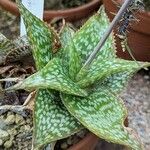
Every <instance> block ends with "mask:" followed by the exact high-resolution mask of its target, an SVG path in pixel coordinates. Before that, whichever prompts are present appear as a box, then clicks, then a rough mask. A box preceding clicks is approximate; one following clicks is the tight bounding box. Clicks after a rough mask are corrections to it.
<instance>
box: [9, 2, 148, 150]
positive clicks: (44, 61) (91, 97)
mask: <svg viewBox="0 0 150 150" xmlns="http://www.w3.org/2000/svg"><path fill="white" fill-rule="evenodd" d="M17 4H18V7H19V10H20V13H21V15H22V17H23V19H24V22H25V25H26V30H27V36H28V41H29V43H30V46H31V48H32V53H33V56H34V60H35V64H36V68H37V72H36V73H35V74H33V75H31V76H30V77H28V78H26V79H25V80H23V81H21V82H19V83H17V84H16V85H14V86H12V87H10V88H9V89H6V90H17V89H26V90H36V91H37V93H36V98H35V108H34V131H33V147H34V149H41V148H42V147H43V146H44V145H46V144H48V143H51V142H53V141H56V140H59V139H62V138H66V137H68V136H70V135H72V134H74V133H76V132H78V131H80V130H81V129H82V128H87V129H88V130H89V131H91V132H93V133H94V134H95V135H97V136H98V137H100V138H103V139H105V140H107V141H110V142H113V143H118V144H122V145H125V146H127V147H130V148H131V149H133V150H141V149H142V145H141V143H140V141H139V140H138V139H137V138H136V136H135V135H134V134H132V133H131V130H130V129H129V128H127V127H125V126H124V120H125V118H126V117H127V110H126V108H125V105H124V103H123V101H122V100H121V98H120V97H119V93H120V92H121V91H122V90H123V88H124V87H125V85H126V84H127V82H128V80H129V79H130V78H131V77H132V75H133V74H134V73H135V72H137V71H138V70H139V69H141V68H142V67H147V66H150V63H143V62H139V64H140V65H139V64H137V62H134V61H127V60H123V59H120V58H117V56H116V52H115V41H114V37H113V34H111V35H110V36H109V38H108V39H107V40H106V42H105V44H104V46H103V47H102V49H101V51H99V53H98V54H97V57H96V58H95V59H94V60H93V62H92V63H91V64H90V65H89V66H87V67H84V68H82V67H83V65H84V63H85V62H86V60H87V58H88V57H89V55H90V54H91V52H92V51H93V49H94V48H95V46H96V45H97V44H98V42H99V40H100V38H102V36H103V34H104V32H105V30H106V29H107V27H108V26H109V24H110V22H109V20H108V18H107V15H106V13H105V11H104V8H103V7H101V8H100V10H99V11H98V12H97V13H96V14H95V15H94V16H92V17H91V18H90V19H89V20H88V21H87V22H86V23H85V24H84V25H83V26H82V27H81V29H80V30H79V31H77V32H75V31H74V30H72V29H71V28H70V27H69V25H65V26H64V27H63V29H62V30H61V32H60V33H59V35H57V33H56V32H55V31H54V30H53V29H52V28H51V27H49V26H48V25H47V24H46V23H44V22H42V21H41V20H39V19H38V18H36V17H35V16H34V15H32V14H31V13H30V12H29V11H28V10H27V9H26V8H25V7H24V6H23V5H22V4H21V3H20V0H17ZM58 43H61V46H60V47H57V46H56V45H58ZM54 49H55V50H54ZM54 51H55V53H54Z"/></svg>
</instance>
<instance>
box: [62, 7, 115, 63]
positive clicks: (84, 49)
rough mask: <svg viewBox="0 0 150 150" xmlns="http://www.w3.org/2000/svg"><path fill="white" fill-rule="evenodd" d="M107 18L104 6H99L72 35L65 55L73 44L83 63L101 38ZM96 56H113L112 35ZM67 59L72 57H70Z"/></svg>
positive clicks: (113, 44)
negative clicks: (94, 13)
mask: <svg viewBox="0 0 150 150" xmlns="http://www.w3.org/2000/svg"><path fill="white" fill-rule="evenodd" d="M109 24H110V22H109V19H108V17H107V15H106V13H105V12H104V8H103V7H101V9H100V11H99V12H98V13H97V14H96V15H94V16H93V17H91V18H90V19H89V20H88V21H87V22H86V23H85V24H84V25H83V26H82V27H81V29H80V30H79V31H77V32H76V33H75V35H74V36H73V42H70V43H69V45H68V46H67V47H66V48H65V50H64V53H65V55H67V54H68V53H69V51H70V49H71V48H73V47H72V44H73V45H74V47H75V49H76V51H77V52H78V55H79V56H81V62H82V63H84V62H85V61H86V59H87V58H88V56H89V55H90V54H91V52H92V51H93V49H94V48H95V46H96V45H97V44H98V42H99V40H100V39H101V38H102V36H103V34H104V32H105V31H106V29H107V27H108V26H109ZM98 56H100V57H101V58H114V57H115V56H116V55H115V42H114V39H113V35H112V34H111V36H110V37H109V38H108V39H107V41H106V43H105V44H104V46H103V48H102V49H101V51H100V52H99V54H98ZM69 59H72V58H71V57H70V58H69Z"/></svg>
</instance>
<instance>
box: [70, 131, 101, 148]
mask: <svg viewBox="0 0 150 150" xmlns="http://www.w3.org/2000/svg"><path fill="white" fill-rule="evenodd" d="M98 140H99V138H98V137H97V136H96V135H94V134H92V133H89V134H88V135H87V136H86V137H85V138H84V139H83V140H81V141H80V142H79V143H77V144H75V145H73V146H72V147H70V148H69V149H68V150H94V149H95V147H96V145H97V143H98Z"/></svg>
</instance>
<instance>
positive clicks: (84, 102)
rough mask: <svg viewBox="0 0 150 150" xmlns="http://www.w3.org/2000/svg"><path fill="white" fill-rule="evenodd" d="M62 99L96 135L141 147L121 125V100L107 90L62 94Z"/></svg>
mask: <svg viewBox="0 0 150 150" xmlns="http://www.w3.org/2000/svg"><path fill="white" fill-rule="evenodd" d="M62 101H63V103H64V105H65V106H66V108H67V109H68V111H69V112H70V113H71V114H72V115H73V116H74V117H76V118H77V119H78V120H79V121H80V122H81V123H82V124H83V125H84V126H85V127H86V128H87V129H89V130H90V131H91V132H93V133H94V134H96V135H97V136H98V137H100V138H102V139H105V140H107V141H110V142H114V143H118V144H122V145H126V146H128V147H131V148H132V149H133V150H141V149H142V148H141V147H142V146H141V143H140V142H139V141H138V139H137V138H136V137H135V136H134V135H133V134H131V133H130V131H129V130H128V128H125V127H124V126H123V123H124V120H125V118H126V117H127V111H126V109H125V106H124V105H123V102H122V100H120V99H119V98H117V97H116V96H115V95H114V94H112V93H110V92H109V90H106V89H103V88H99V90H97V91H93V92H91V94H90V95H89V96H88V97H85V98H81V97H76V96H71V95H70V96H69V95H65V94H64V95H62Z"/></svg>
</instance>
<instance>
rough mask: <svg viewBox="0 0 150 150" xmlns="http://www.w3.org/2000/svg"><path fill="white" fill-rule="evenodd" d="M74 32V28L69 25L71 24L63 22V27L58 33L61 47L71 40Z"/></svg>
mask: <svg viewBox="0 0 150 150" xmlns="http://www.w3.org/2000/svg"><path fill="white" fill-rule="evenodd" d="M74 34H75V30H74V29H73V28H72V27H71V25H69V24H65V25H64V26H63V28H62V29H61V31H60V33H59V36H60V42H61V46H62V47H63V48H65V47H66V46H67V45H68V43H69V42H71V40H72V38H73V36H74Z"/></svg>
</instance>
